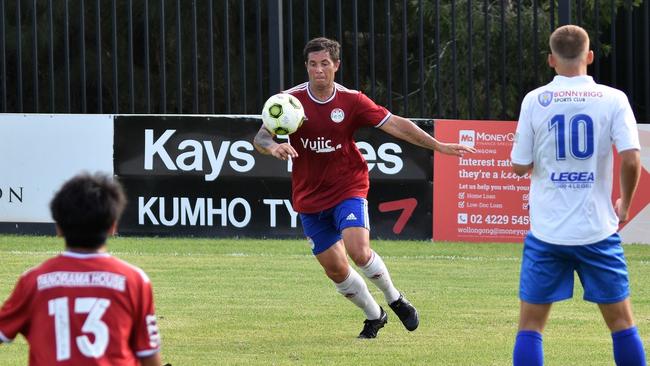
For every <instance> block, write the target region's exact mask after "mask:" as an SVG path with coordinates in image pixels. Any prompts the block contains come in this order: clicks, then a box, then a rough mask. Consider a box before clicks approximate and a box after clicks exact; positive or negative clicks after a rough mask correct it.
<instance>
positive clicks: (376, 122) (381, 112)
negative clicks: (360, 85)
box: [356, 92, 391, 127]
mask: <svg viewBox="0 0 650 366" xmlns="http://www.w3.org/2000/svg"><path fill="white" fill-rule="evenodd" d="M390 116H391V113H390V112H389V111H388V110H387V109H386V108H384V107H382V106H380V105H377V103H375V102H374V101H372V99H370V98H368V97H367V96H366V95H365V94H363V93H362V92H359V97H358V100H357V105H356V117H357V118H356V121H357V122H358V124H359V125H361V126H373V127H380V126H381V125H383V124H384V123H385V122H386V121H387V120H388V118H390Z"/></svg>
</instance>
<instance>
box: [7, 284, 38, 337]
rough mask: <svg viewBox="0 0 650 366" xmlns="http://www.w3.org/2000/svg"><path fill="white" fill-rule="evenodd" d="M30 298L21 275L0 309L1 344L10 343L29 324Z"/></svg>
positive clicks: (27, 287)
mask: <svg viewBox="0 0 650 366" xmlns="http://www.w3.org/2000/svg"><path fill="white" fill-rule="evenodd" d="M31 298H32V295H31V294H30V293H29V286H28V285H27V280H26V277H25V276H24V275H23V276H22V277H20V279H19V280H18V283H17V284H16V287H15V288H14V290H13V292H12V293H11V295H10V296H9V298H8V299H7V301H5V303H4V304H3V305H2V308H0V340H2V342H5V343H8V342H11V341H12V340H13V339H14V338H16V335H17V334H18V333H20V332H21V331H22V330H23V329H25V327H26V325H27V324H28V323H29V319H30V318H29V309H30V304H29V301H30V299H31Z"/></svg>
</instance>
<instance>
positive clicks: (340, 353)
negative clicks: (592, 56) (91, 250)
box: [0, 236, 650, 366]
mask: <svg viewBox="0 0 650 366" xmlns="http://www.w3.org/2000/svg"><path fill="white" fill-rule="evenodd" d="M372 246H373V248H374V249H375V250H376V251H377V252H378V253H380V254H381V255H382V257H383V258H384V261H385V262H386V264H387V266H388V268H389V270H390V271H391V274H392V276H393V280H394V282H395V284H396V285H397V287H398V288H399V289H401V290H402V291H404V292H405V293H406V295H407V297H408V298H409V299H410V300H411V301H412V302H413V304H414V305H416V306H417V307H418V309H419V311H420V318H421V324H420V328H418V329H417V330H416V331H415V332H413V333H409V332H407V331H406V330H405V329H404V328H403V327H402V325H401V323H400V322H399V320H398V319H397V317H396V316H395V315H394V314H392V313H391V312H390V311H389V323H388V324H387V326H386V327H385V328H384V329H382V330H381V331H380V333H379V337H378V338H377V339H374V340H358V339H356V335H357V334H358V333H359V331H360V330H361V327H362V322H363V319H364V316H363V313H362V312H361V311H360V310H358V309H357V308H356V307H354V306H353V305H352V304H351V303H350V302H348V301H347V300H345V299H344V298H343V297H342V296H340V295H338V294H337V293H336V291H335V290H334V286H333V285H332V283H330V281H329V280H328V279H327V278H326V277H325V275H324V274H323V271H322V269H321V268H320V266H319V265H318V263H317V262H316V261H315V260H314V258H313V257H312V255H311V252H310V250H309V248H308V246H307V243H306V242H304V241H299V240H286V241H278V240H255V239H253V240H251V239H228V240H223V239H220V240H206V239H161V238H114V239H112V240H111V241H110V242H109V249H110V251H111V252H112V253H113V254H114V255H117V256H118V257H120V258H122V259H125V260H127V261H129V262H131V263H133V264H135V265H138V266H140V267H142V268H143V269H144V270H145V271H146V272H147V273H148V274H149V276H150V277H151V279H152V281H153V284H154V291H155V296H156V306H157V314H158V317H159V324H160V328H161V333H162V336H163V352H162V356H163V363H171V364H172V365H173V366H188V365H202V366H204V365H247V366H251V365H355V366H356V365H393V366H394V365H510V364H511V363H512V362H511V353H512V344H513V340H514V336H515V333H516V329H517V316H518V299H517V287H518V275H519V265H520V257H521V253H520V251H521V245H520V244H468V243H431V242H422V241H399V242H398V241H374V242H373V243H372ZM62 247H63V244H62V241H61V239H58V238H52V237H26V236H0V260H1V263H2V264H1V265H0V301H4V299H6V298H7V296H8V295H9V292H10V291H11V289H12V288H13V285H14V283H15V280H16V278H17V277H18V275H19V274H20V273H22V272H23V271H24V270H26V269H27V268H29V267H31V266H33V265H36V264H38V263H39V262H41V261H42V260H44V259H46V258H48V257H50V256H52V255H55V254H56V253H58V252H59V251H60V250H61V249H62ZM625 250H626V255H627V258H628V262H629V267H630V273H631V281H632V302H633V305H634V309H635V315H636V320H637V323H638V326H639V329H640V332H641V336H642V338H643V339H644V340H645V346H646V349H650V347H649V346H650V343H649V342H648V340H650V268H649V267H650V246H643V245H628V246H626V247H625ZM369 286H370V288H371V291H372V292H373V294H374V295H375V298H376V299H378V300H379V301H380V304H381V305H382V306H384V308H386V309H388V308H387V307H386V305H385V302H384V300H383V296H382V295H381V293H380V292H379V291H378V290H377V289H376V288H375V287H374V286H372V284H370V285H369ZM544 350H545V355H546V364H547V365H591V366H594V365H613V359H612V355H611V338H610V335H609V332H608V331H607V328H606V326H605V325H604V322H603V321H602V319H601V318H600V314H599V313H598V310H597V308H596V306H595V305H594V304H590V303H586V302H584V301H583V300H582V290H581V289H580V287H579V286H577V287H576V290H575V297H574V299H573V300H570V301H565V302H561V303H558V304H556V305H554V309H553V311H552V313H551V318H550V321H549V323H548V326H547V329H546V331H545V334H544ZM26 364H27V346H26V343H25V341H24V339H23V338H22V337H20V336H19V337H18V338H17V339H16V341H14V342H13V343H12V344H11V345H2V346H0V365H3V366H12V365H26Z"/></svg>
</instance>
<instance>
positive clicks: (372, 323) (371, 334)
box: [357, 306, 388, 339]
mask: <svg viewBox="0 0 650 366" xmlns="http://www.w3.org/2000/svg"><path fill="white" fill-rule="evenodd" d="M379 310H381V313H379V319H374V320H370V319H366V320H364V321H363V330H362V331H361V333H359V336H358V337H357V338H364V339H370V338H375V337H377V332H378V331H379V329H381V328H383V327H384V325H386V323H388V314H386V312H385V311H384V309H382V307H381V306H380V307H379Z"/></svg>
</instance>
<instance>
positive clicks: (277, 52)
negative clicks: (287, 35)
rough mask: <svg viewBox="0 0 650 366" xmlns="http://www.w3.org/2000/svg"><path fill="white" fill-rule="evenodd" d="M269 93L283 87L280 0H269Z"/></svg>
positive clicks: (278, 90) (276, 91)
mask: <svg viewBox="0 0 650 366" xmlns="http://www.w3.org/2000/svg"><path fill="white" fill-rule="evenodd" d="M267 4H268V7H269V8H268V16H269V17H268V22H269V93H270V94H275V93H278V92H280V91H282V90H283V89H284V44H283V42H282V29H283V23H282V0H269V1H268V2H267Z"/></svg>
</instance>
